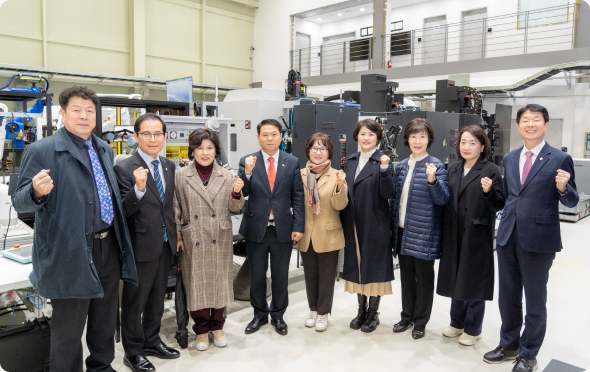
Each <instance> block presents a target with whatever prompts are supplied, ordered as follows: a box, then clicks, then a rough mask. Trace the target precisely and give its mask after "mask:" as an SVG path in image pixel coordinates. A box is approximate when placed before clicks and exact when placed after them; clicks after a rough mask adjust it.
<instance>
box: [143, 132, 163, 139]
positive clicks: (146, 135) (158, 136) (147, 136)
mask: <svg viewBox="0 0 590 372" xmlns="http://www.w3.org/2000/svg"><path fill="white" fill-rule="evenodd" d="M138 134H139V135H141V137H142V138H143V139H144V140H146V141H149V140H150V138H152V137H154V139H156V140H161V139H162V138H164V133H162V132H156V133H150V132H141V133H138Z"/></svg>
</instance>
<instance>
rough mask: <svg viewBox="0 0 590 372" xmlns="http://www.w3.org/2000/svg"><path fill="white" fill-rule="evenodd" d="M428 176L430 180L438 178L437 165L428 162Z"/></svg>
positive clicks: (431, 181)
mask: <svg viewBox="0 0 590 372" xmlns="http://www.w3.org/2000/svg"><path fill="white" fill-rule="evenodd" d="M426 176H427V177H428V182H430V183H433V182H434V180H435V179H436V165H434V164H428V163H426Z"/></svg>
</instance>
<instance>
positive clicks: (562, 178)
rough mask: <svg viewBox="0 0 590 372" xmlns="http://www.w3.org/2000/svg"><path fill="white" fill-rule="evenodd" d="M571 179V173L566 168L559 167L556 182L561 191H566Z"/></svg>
mask: <svg viewBox="0 0 590 372" xmlns="http://www.w3.org/2000/svg"><path fill="white" fill-rule="evenodd" d="M569 180H570V174H569V173H568V172H566V171H564V170H561V169H558V170H557V176H555V183H556V184H557V189H558V190H559V191H561V192H564V191H565V188H566V186H567V183H568V181H569Z"/></svg>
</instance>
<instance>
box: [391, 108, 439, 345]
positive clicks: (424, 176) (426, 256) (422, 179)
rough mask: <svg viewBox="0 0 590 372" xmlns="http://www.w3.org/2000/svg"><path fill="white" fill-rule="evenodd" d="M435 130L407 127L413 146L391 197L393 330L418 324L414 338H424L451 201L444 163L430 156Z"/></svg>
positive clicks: (417, 123)
mask: <svg viewBox="0 0 590 372" xmlns="http://www.w3.org/2000/svg"><path fill="white" fill-rule="evenodd" d="M433 142H434V130H433V129H432V125H431V124H430V122H429V121H428V120H426V119H422V118H417V119H413V120H412V121H410V122H409V123H408V125H407V126H406V129H405V130H404V145H406V146H408V147H409V148H410V149H411V150H412V155H411V156H410V157H409V158H408V159H404V160H402V161H401V162H400V163H399V164H398V165H397V166H396V167H395V182H396V197H395V199H391V200H390V201H389V204H390V205H389V212H390V213H389V216H390V219H391V232H392V243H393V246H394V247H395V249H394V255H395V254H398V255H399V265H400V277H401V286H402V313H401V320H400V321H399V322H398V323H397V324H396V325H395V326H394V327H393V332H395V333H400V332H404V331H406V330H407V329H408V328H410V327H411V326H412V324H413V325H414V329H413V330H412V338H414V339H415V340H417V339H420V338H422V337H424V332H425V329H426V323H428V320H430V313H431V311H432V300H433V297H434V260H436V259H438V258H440V247H441V235H442V226H441V225H442V214H443V207H444V205H445V204H447V201H448V200H449V185H448V180H447V172H446V170H445V166H444V164H443V163H442V162H441V161H440V160H438V159H437V158H435V157H433V156H430V155H428V153H427V152H426V150H427V149H428V148H429V147H430V145H431V144H432V143H433Z"/></svg>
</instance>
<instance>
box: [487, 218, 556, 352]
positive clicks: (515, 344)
mask: <svg viewBox="0 0 590 372" xmlns="http://www.w3.org/2000/svg"><path fill="white" fill-rule="evenodd" d="M496 251H497V252H498V276H499V293H498V305H499V307H500V316H501V318H502V327H501V328H500V346H502V347H503V348H505V349H508V350H516V349H518V348H519V347H520V355H521V356H522V357H524V358H525V359H529V360H531V359H535V358H536V357H537V354H538V353H539V350H540V349H541V345H542V344H543V340H544V339H545V331H546V329H547V282H548V281H549V269H551V266H552V265H553V260H554V259H555V253H537V252H528V251H525V250H523V249H522V248H521V247H520V244H518V234H517V233H516V226H514V230H513V232H512V235H511V236H510V239H508V242H507V243H506V245H505V246H498V247H497V249H496ZM523 287H524V294H525V299H526V316H525V318H524V321H525V324H526V327H525V329H524V331H523V332H522V335H521V329H522V291H523Z"/></svg>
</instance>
